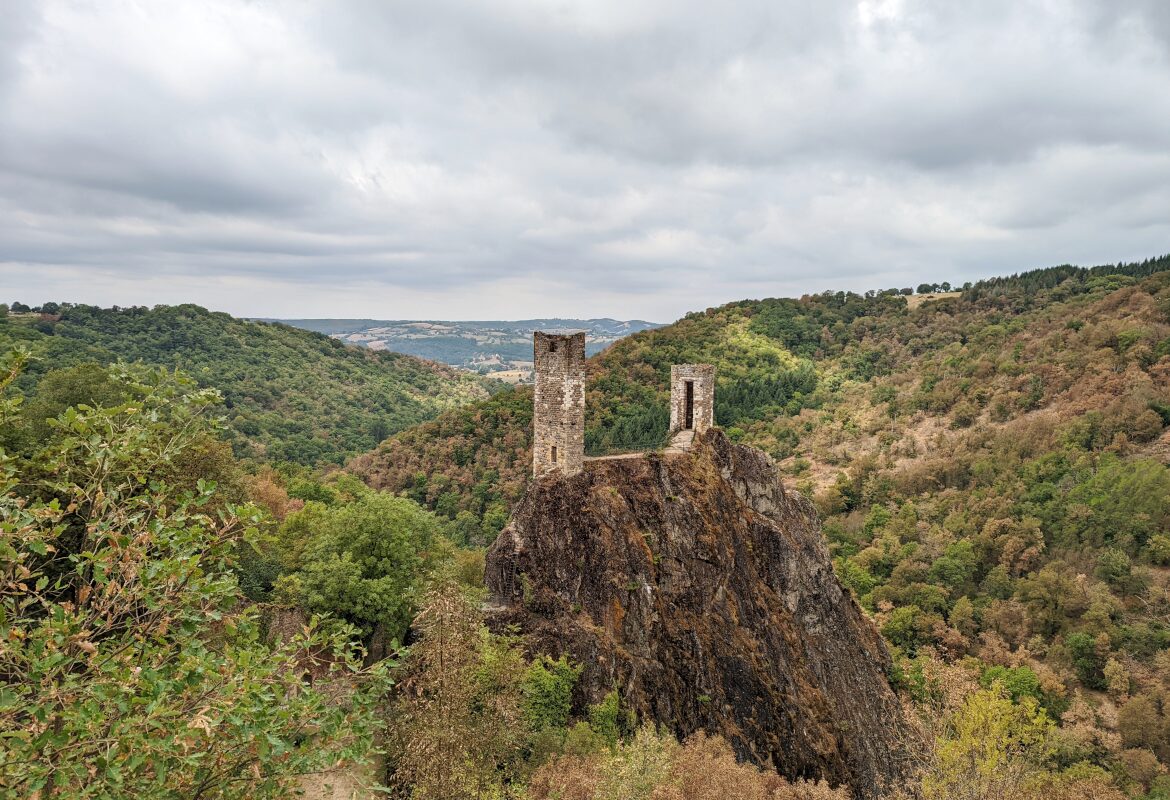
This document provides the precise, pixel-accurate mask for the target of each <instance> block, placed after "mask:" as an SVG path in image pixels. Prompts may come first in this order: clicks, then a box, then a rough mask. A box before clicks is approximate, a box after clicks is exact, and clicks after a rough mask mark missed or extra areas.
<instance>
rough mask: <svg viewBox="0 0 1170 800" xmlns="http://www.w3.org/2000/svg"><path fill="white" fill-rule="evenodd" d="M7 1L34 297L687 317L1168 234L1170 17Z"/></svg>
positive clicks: (6, 271)
mask: <svg viewBox="0 0 1170 800" xmlns="http://www.w3.org/2000/svg"><path fill="white" fill-rule="evenodd" d="M14 8H15V9H16V10H17V12H19V13H16V14H14V15H13V17H12V22H11V23H9V20H8V19H6V20H5V21H4V23H0V48H2V52H0V93H3V96H4V99H5V102H4V103H3V105H2V106H0V290H2V291H4V292H7V293H8V294H9V295H11V294H13V293H14V292H16V291H17V290H22V291H21V294H22V295H23V296H24V298H25V299H26V300H31V299H35V298H33V296H32V295H31V294H28V293H27V292H28V291H32V290H35V291H38V292H40V293H42V294H43V298H42V299H48V298H49V297H57V298H59V299H75V300H86V299H88V298H87V297H86V296H83V295H85V293H86V292H89V293H90V294H91V295H92V296H93V297H99V296H100V297H103V298H108V297H113V298H114V299H112V300H109V299H107V300H106V302H121V303H123V304H125V303H130V302H161V301H169V302H178V301H184V300H196V301H199V302H204V303H205V304H209V305H213V306H216V307H221V308H225V309H226V310H231V311H235V312H237V313H248V314H257V315H262V314H277V313H284V314H288V315H297V316H305V315H313V314H317V315H322V316H328V315H334V316H335V315H340V314H352V315H355V316H387V317H389V316H397V317H403V316H426V317H442V316H460V315H463V316H468V315H470V316H478V317H484V316H496V317H504V316H512V317H524V316H540V315H543V314H546V313H566V312H567V313H573V314H576V315H581V316H594V315H598V316H600V315H626V316H638V317H644V318H659V319H668V318H672V317H674V316H677V315H679V314H681V313H684V312H685V311H687V310H689V309H691V308H703V307H706V306H708V305H712V304H715V303H717V302H722V301H726V300H733V299H737V298H739V297H742V296H748V295H752V296H760V295H765V294H781V293H801V292H803V291H810V290H819V289H824V288H855V289H864V288H871V287H875V286H890V285H907V284H913V283H917V282H920V281H921V280H941V279H944V278H945V279H949V280H952V281H956V280H961V279H964V278H968V277H977V276H980V275H987V274H995V273H999V272H1005V271H1017V270H1019V269H1026V268H1029V267H1033V266H1040V265H1043V264H1047V263H1057V262H1063V261H1074V262H1077V261H1083V262H1094V261H1116V260H1119V259H1125V258H1140V257H1144V256H1147V255H1152V254H1155V253H1159V252H1162V251H1164V250H1166V249H1170V248H1168V247H1167V244H1166V243H1167V242H1168V241H1170V192H1168V190H1166V189H1165V188H1164V187H1166V186H1170V180H1168V179H1170V164H1168V163H1167V156H1166V155H1165V154H1166V153H1167V152H1170V93H1168V92H1166V91H1165V87H1166V86H1167V85H1168V84H1170V50H1168V49H1167V44H1168V42H1170V37H1168V36H1167V33H1168V32H1170V25H1168V20H1167V10H1166V9H1167V6H1166V5H1165V4H1164V3H1161V2H1159V0H1133V2H1126V3H1116V2H1109V3H1106V2H1105V0H1079V2H1068V3H1065V4H1063V5H1061V6H1055V5H1053V4H1051V3H1041V2H1008V0H995V1H994V2H990V3H980V4H971V3H967V2H959V0H936V1H935V2H925V0H865V2H843V1H840V2H838V1H836V0H834V1H833V2H825V3H817V4H809V3H804V2H796V1H795V0H791V1H788V2H768V3H765V2H736V3H728V4H723V5H721V6H720V7H719V8H718V9H717V10H716V9H715V8H714V7H712V6H711V5H710V4H702V3H697V2H683V3H679V2H674V3H665V2H662V3H653V2H648V3H637V4H631V3H627V2H613V3H608V2H604V0H592V1H591V2H581V3H568V4H558V5H549V4H543V3H529V2H524V1H523V0H501V2H499V3H491V4H482V3H465V2H457V0H433V2H429V3H405V2H392V3H387V2H381V1H379V2H375V0H351V1H350V2H344V3H342V2H337V3H332V2H323V0H304V2H301V3H297V4H280V5H277V6H268V5H264V4H252V3H247V2H244V0H209V2H207V3H201V4H189V5H183V6H165V7H164V6H162V5H147V6H132V5H130V4H129V3H128V2H118V1H117V0H115V1H114V2H110V3H106V4H101V5H82V4H78V3H72V2H68V0H46V2H42V3H37V4H33V3H31V2H30V3H17V4H16V5H15V6H14ZM79 274H89V275H93V276H94V278H93V280H92V281H84V280H82V281H78V280H77V279H76V276H77V275H79ZM240 287H248V288H247V289H241V288H240ZM119 294H127V295H133V296H127V297H124V298H122V299H120V300H119V299H118V296H119ZM0 299H4V298H2V297H0ZM321 304H333V305H331V306H329V307H324V306H322V305H321ZM554 306H555V307H556V309H557V310H556V311H551V310H550V309H552V308H553V307H554ZM460 309H466V310H465V311H460ZM489 309H490V310H491V313H488V311H489Z"/></svg>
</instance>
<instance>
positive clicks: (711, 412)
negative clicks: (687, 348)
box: [532, 331, 715, 477]
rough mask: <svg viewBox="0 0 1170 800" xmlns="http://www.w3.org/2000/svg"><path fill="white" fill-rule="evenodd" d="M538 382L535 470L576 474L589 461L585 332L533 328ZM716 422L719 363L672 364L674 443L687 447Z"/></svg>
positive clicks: (534, 415)
mask: <svg viewBox="0 0 1170 800" xmlns="http://www.w3.org/2000/svg"><path fill="white" fill-rule="evenodd" d="M532 352H533V360H534V362H535V372H536V387H535V392H534V395H533V404H532V428H533V436H532V474H533V475H534V476H536V477H539V476H541V475H545V474H547V473H550V472H559V473H561V474H562V475H566V476H569V475H576V474H577V473H579V472H580V471H581V470H582V469H583V467H584V463H585V334H584V333H581V332H578V333H553V332H546V331H533V333H532ZM714 424H715V367H714V366H712V365H710V364H675V365H673V366H672V367H671V368H670V434H671V436H677V435H678V434H680V433H681V434H685V441H681V443H680V440H679V439H677V438H676V439H675V440H674V441H673V442H672V448H671V449H670V450H668V451H667V452H676V451H677V449H686V448H687V447H689V446H690V442H691V441H692V438H693V437H694V436H698V435H700V434H702V433H703V432H704V431H706V430H707V429H708V428H711V427H713V426H714Z"/></svg>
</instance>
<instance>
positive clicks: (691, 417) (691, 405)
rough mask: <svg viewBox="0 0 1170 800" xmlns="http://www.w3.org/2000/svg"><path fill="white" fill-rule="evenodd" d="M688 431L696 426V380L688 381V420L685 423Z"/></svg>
mask: <svg viewBox="0 0 1170 800" xmlns="http://www.w3.org/2000/svg"><path fill="white" fill-rule="evenodd" d="M683 427H684V428H686V429H687V430H688V431H689V430H692V429H694V427H695V382H694V381H687V411H686V422H685V424H684V425H683Z"/></svg>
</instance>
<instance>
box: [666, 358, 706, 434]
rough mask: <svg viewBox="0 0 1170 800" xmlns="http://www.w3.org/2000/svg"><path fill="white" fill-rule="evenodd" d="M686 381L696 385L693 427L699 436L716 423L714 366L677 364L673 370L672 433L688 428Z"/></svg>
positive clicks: (671, 371) (671, 369)
mask: <svg viewBox="0 0 1170 800" xmlns="http://www.w3.org/2000/svg"><path fill="white" fill-rule="evenodd" d="M687 381H691V382H693V384H694V401H693V407H692V425H691V427H692V428H693V429H694V431H695V434H696V435H698V434H700V433H702V432H703V431H705V430H707V429H708V428H710V427H711V426H712V425H714V424H715V367H713V366H712V365H710V364H675V365H674V366H672V367H671V368H670V432H671V433H674V432H676V431H680V430H682V429H683V428H685V427H687V425H686V407H687V390H686V388H687Z"/></svg>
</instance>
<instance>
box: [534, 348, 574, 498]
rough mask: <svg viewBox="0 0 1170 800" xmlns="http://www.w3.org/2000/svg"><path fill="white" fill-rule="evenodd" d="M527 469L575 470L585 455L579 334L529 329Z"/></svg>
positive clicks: (571, 472)
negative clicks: (532, 372)
mask: <svg viewBox="0 0 1170 800" xmlns="http://www.w3.org/2000/svg"><path fill="white" fill-rule="evenodd" d="M532 351H533V360H534V361H535V362H536V390H535V394H534V396H533V401H532V433H533V436H532V474H533V475H543V474H544V473H546V472H551V471H553V470H560V471H561V472H562V473H564V474H565V475H576V474H577V473H578V472H580V471H581V465H582V464H583V463H584V461H585V334H584V333H569V334H556V333H545V332H544V331H534V332H533V334H532Z"/></svg>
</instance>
